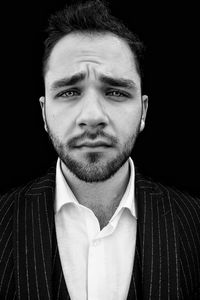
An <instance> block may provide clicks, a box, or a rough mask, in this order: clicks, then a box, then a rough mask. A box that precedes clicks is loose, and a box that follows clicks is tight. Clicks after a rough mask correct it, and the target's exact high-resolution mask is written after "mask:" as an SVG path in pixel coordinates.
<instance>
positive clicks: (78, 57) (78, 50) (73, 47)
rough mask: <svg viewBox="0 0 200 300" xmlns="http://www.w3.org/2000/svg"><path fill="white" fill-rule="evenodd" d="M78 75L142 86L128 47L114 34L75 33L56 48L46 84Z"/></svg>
mask: <svg viewBox="0 0 200 300" xmlns="http://www.w3.org/2000/svg"><path fill="white" fill-rule="evenodd" d="M77 72H87V73H88V75H91V76H92V75H93V76H96V77H98V75H102V74H103V75H107V76H114V77H124V78H125V79H126V78H127V79H134V81H138V83H139V82H140V77H139V74H138V72H137V70H136V64H135V59H134V56H133V53H132V51H131V49H130V47H129V45H128V44H127V43H126V42H125V41H124V40H122V39H121V38H119V37H117V36H114V35H112V34H109V33H108V34H97V35H94V34H93V35H89V34H87V35H86V34H80V33H76V34H75V33H73V34H69V35H67V36H65V37H64V38H62V39H61V40H60V41H59V42H58V43H57V44H56V45H55V46H54V48H53V50H52V52H51V54H50V57H49V61H48V68H47V72H46V75H45V84H46V85H51V83H52V82H53V81H55V80H58V79H60V78H64V77H65V76H67V77H69V76H73V74H75V73H77Z"/></svg>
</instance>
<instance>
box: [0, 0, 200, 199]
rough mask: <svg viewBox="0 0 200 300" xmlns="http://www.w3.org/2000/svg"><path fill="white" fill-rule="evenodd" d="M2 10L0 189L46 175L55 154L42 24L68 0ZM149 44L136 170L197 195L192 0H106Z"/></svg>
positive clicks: (196, 85) (195, 49)
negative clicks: (45, 116) (46, 117)
mask: <svg viewBox="0 0 200 300" xmlns="http://www.w3.org/2000/svg"><path fill="white" fill-rule="evenodd" d="M41 2H42V3H37V2H34V3H33V1H32V2H28V1H27V3H26V4H25V3H23V4H22V3H11V2H9V3H7V4H6V3H4V5H3V6H2V7H1V32H0V34H1V47H0V49H1V56H0V58H1V101H0V116H1V117H0V129H1V140H0V141H1V144H0V145H1V147H0V149H1V153H0V154H1V155H0V159H1V162H0V166H1V172H0V173H1V178H0V192H1V193H3V192H5V191H6V190H8V189H10V188H12V187H15V186H18V185H21V184H23V183H25V182H27V181H29V180H30V179H33V178H35V177H37V176H38V175H40V174H43V172H44V171H45V169H46V168H47V167H48V166H49V164H50V163H51V162H52V161H53V160H55V159H56V154H55V152H54V150H53V147H52V146H51V144H50V142H49V141H48V138H47V134H46V132H45V131H44V129H43V121H42V116H41V111H40V106H39V101H38V99H39V97H40V96H41V95H43V94H44V92H43V83H42V77H41V55H42V43H43V29H44V27H45V25H46V20H47V16H48V14H49V13H51V12H53V11H54V10H55V9H59V8H61V7H62V6H63V4H64V3H65V1H59V2H58V1H48V2H47V1H41ZM110 2H111V4H110V6H111V8H112V9H113V11H114V13H115V15H116V16H118V17H119V18H121V19H123V20H124V21H125V23H126V24H127V25H128V26H129V27H130V28H131V29H132V30H133V31H136V32H137V33H138V34H139V36H140V37H141V39H142V40H143V41H144V42H145V44H146V47H147V55H146V77H145V83H146V93H147V94H148V96H149V110H148V117H147V121H146V128H145V130H144V132H143V133H142V134H141V135H140V137H139V139H138V141H137V144H136V147H135V149H134V152H133V155H132V157H133V159H134V161H135V163H136V164H137V166H138V167H139V169H140V171H141V172H143V173H144V174H145V175H149V176H151V177H153V178H154V179H156V180H159V181H161V182H163V183H166V184H170V185H173V186H176V187H178V188H181V189H184V190H187V191H189V192H191V193H192V194H199V192H200V185H199V168H200V159H199V153H200V146H199V128H200V126H199V121H200V118H199V67H198V65H199V64H198V60H199V51H198V50H199V49H198V41H199V29H198V25H199V24H198V17H197V13H198V9H197V6H196V7H195V6H193V4H192V3H189V4H188V3H185V4H183V3H181V4H180V5H179V4H178V3H177V2H176V6H174V4H173V3H170V2H169V1H168V2H167V3H163V2H162V3H161V2H160V4H158V3H155V2H154V4H152V3H151V4H147V3H145V1H140V2H139V3H137V2H138V1H137V2H134V1H122V2H121V3H120V2H116V1H110Z"/></svg>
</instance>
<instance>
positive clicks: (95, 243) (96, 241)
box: [92, 240, 100, 247]
mask: <svg viewBox="0 0 200 300" xmlns="http://www.w3.org/2000/svg"><path fill="white" fill-rule="evenodd" d="M99 244H100V241H99V240H95V241H93V242H92V246H93V247H96V246H98V245H99Z"/></svg>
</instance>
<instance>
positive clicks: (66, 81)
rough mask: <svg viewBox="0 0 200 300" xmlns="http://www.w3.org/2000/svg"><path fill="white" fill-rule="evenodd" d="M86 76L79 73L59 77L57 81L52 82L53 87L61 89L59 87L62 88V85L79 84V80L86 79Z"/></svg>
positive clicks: (53, 88)
mask: <svg viewBox="0 0 200 300" xmlns="http://www.w3.org/2000/svg"><path fill="white" fill-rule="evenodd" d="M85 77H86V74H84V73H77V74H74V75H73V76H71V77H69V78H63V79H59V80H57V81H55V82H54V83H53V84H52V87H51V89H52V90H56V89H59V88H62V87H66V86H70V85H74V84H77V83H78V82H80V81H83V80H84V79H85Z"/></svg>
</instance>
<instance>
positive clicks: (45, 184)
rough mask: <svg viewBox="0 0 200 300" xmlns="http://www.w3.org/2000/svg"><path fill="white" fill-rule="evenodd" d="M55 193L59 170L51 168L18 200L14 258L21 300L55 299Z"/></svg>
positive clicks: (25, 189) (23, 191)
mask: <svg viewBox="0 0 200 300" xmlns="http://www.w3.org/2000/svg"><path fill="white" fill-rule="evenodd" d="M54 191H55V168H51V169H50V170H49V172H48V174H47V175H46V176H45V177H43V178H41V180H40V181H38V182H34V183H33V184H32V185H31V186H26V187H25V188H24V189H23V190H21V191H20V193H19V196H18V199H16V207H15V225H14V226H15V227H14V257H15V270H16V278H17V280H16V286H17V291H18V297H19V298H20V299H52V261H53V258H52V237H53V235H55V230H54V226H55V224H54V208H53V203H54ZM55 240H56V238H55ZM55 247H56V246H55ZM53 251H54V250H53Z"/></svg>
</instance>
